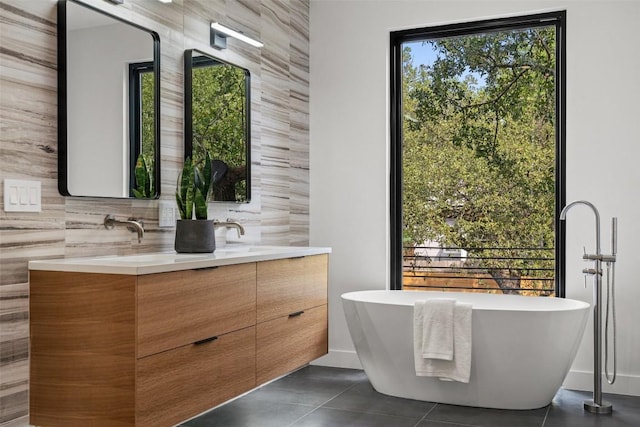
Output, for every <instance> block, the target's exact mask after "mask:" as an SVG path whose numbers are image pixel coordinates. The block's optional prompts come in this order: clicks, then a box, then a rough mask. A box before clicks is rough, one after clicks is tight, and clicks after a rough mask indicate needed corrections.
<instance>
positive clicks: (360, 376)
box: [285, 365, 369, 383]
mask: <svg viewBox="0 0 640 427" xmlns="http://www.w3.org/2000/svg"><path fill="white" fill-rule="evenodd" d="M285 378H308V379H322V378H324V379H329V380H333V381H345V382H350V383H353V382H368V381H369V379H368V378H367V374H365V373H364V371H363V370H361V369H345V368H329V367H327V366H315V365H309V366H305V367H304V368H302V369H299V370H297V371H295V372H292V373H291V374H289V375H287V376H286V377H285Z"/></svg>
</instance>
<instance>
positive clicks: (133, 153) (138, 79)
mask: <svg viewBox="0 0 640 427" xmlns="http://www.w3.org/2000/svg"><path fill="white" fill-rule="evenodd" d="M154 71H155V63H154V61H144V62H133V63H130V64H129V196H130V197H134V195H133V189H134V188H136V176H135V170H136V162H137V161H138V156H139V155H140V153H141V152H142V76H143V75H144V74H147V73H153V72H154ZM158 83H159V82H158V81H157V80H156V81H154V84H156V85H157V84H158ZM157 96H158V95H157V92H155V93H154V98H156V97H157ZM158 103H159V101H156V100H155V99H154V106H153V108H155V111H156V113H155V115H154V121H155V120H157V118H156V117H155V116H157V115H158V113H157V111H159V108H157V104H158ZM155 138H156V141H157V140H158V135H157V132H156V135H155ZM154 144H155V147H156V148H155V151H158V144H157V143H155V142H154ZM159 161H160V158H159V155H157V154H156V156H155V158H154V162H158V163H157V164H159ZM154 170H160V168H159V167H158V168H156V167H155V166H154ZM154 178H155V179H159V176H156V177H154ZM156 183H157V184H155V185H159V183H160V181H159V180H157V181H156ZM159 190H160V188H159V187H156V193H158V194H159Z"/></svg>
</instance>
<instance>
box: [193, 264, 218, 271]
mask: <svg viewBox="0 0 640 427" xmlns="http://www.w3.org/2000/svg"><path fill="white" fill-rule="evenodd" d="M219 267H220V266H219V265H214V266H213V267H201V268H194V269H193V271H203V270H215V269H216V268H219Z"/></svg>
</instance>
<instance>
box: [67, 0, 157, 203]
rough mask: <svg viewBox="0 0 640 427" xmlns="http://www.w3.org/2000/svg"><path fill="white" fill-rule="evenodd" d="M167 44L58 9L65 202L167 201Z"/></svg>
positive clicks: (84, 12)
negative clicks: (163, 126)
mask: <svg viewBox="0 0 640 427" xmlns="http://www.w3.org/2000/svg"><path fill="white" fill-rule="evenodd" d="M159 116H160V39H159V37H158V34H157V33H155V32H153V31H150V30H147V29H145V28H142V27H140V26H138V25H136V24H133V23H130V22H126V21H124V20H122V19H120V18H118V17H115V16H112V15H109V14H107V13H105V12H103V11H100V10H98V9H95V8H93V7H90V6H88V5H85V4H83V3H80V2H76V1H73V0H59V1H58V189H59V191H60V193H61V194H62V195H64V196H89V197H112V198H129V197H135V198H145V199H153V198H157V197H158V196H159V194H160V191H159V187H160V186H159V183H160V120H159Z"/></svg>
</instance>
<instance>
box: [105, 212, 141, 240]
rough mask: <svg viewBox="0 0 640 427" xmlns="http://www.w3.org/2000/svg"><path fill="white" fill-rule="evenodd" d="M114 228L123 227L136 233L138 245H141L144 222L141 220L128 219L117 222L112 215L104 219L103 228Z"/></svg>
mask: <svg viewBox="0 0 640 427" xmlns="http://www.w3.org/2000/svg"><path fill="white" fill-rule="evenodd" d="M115 226H124V227H127V230H129V231H130V232H132V233H138V243H142V238H143V237H144V222H142V220H140V219H136V218H128V219H127V220H126V221H118V220H117V219H116V217H115V216H113V215H107V216H105V217H104V228H106V229H107V230H112V229H113V228H114V227H115Z"/></svg>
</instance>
